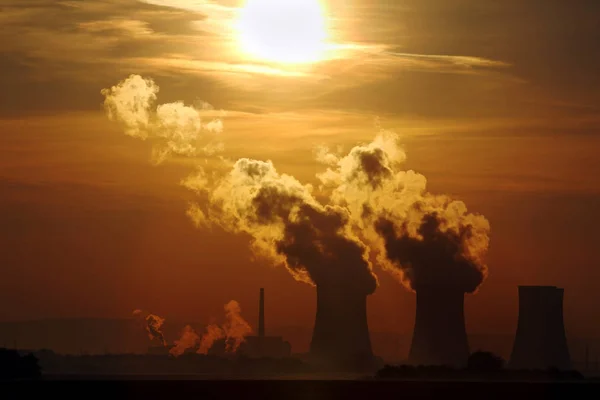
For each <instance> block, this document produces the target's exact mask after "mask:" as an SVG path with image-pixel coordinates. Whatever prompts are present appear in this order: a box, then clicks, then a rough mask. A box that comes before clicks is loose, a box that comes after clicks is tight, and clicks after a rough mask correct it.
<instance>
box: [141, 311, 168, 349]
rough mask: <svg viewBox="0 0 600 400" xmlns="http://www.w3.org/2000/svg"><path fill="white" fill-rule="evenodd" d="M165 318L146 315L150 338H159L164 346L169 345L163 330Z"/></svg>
mask: <svg viewBox="0 0 600 400" xmlns="http://www.w3.org/2000/svg"><path fill="white" fill-rule="evenodd" d="M164 323H165V319H164V318H161V317H159V316H158V315H154V314H148V315H147V316H146V331H147V332H148V338H150V340H155V339H156V340H159V341H160V342H161V343H162V345H163V346H166V345H167V341H166V340H165V337H164V336H163V333H162V331H161V329H162V326H163V324H164Z"/></svg>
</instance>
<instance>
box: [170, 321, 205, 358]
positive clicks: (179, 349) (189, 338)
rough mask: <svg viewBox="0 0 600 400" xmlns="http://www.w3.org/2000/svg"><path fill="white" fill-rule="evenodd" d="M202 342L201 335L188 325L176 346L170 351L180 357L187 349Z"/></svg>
mask: <svg viewBox="0 0 600 400" xmlns="http://www.w3.org/2000/svg"><path fill="white" fill-rule="evenodd" d="M199 343H200V336H198V334H197V333H196V331H195V330H194V328H192V327H191V326H189V325H186V326H185V327H184V328H183V331H182V332H181V337H180V338H179V340H176V341H175V346H173V347H172V348H171V350H169V353H170V354H171V355H173V356H175V357H179V356H180V355H182V354H183V353H185V351H186V350H187V349H192V348H195V347H197V346H198V344H199Z"/></svg>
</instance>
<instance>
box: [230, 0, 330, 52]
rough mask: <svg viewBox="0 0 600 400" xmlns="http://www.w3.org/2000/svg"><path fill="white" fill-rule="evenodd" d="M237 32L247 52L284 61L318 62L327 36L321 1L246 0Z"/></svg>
mask: <svg viewBox="0 0 600 400" xmlns="http://www.w3.org/2000/svg"><path fill="white" fill-rule="evenodd" d="M238 33H239V36H240V43H241V47H242V50H243V51H244V52H246V53H248V54H249V55H251V56H254V57H257V58H259V59H261V60H265V61H272V62H281V63H310V62H315V61H319V60H320V59H321V58H322V56H323V52H324V50H325V39H326V38H327V32H326V27H325V15H324V11H323V8H322V6H321V4H320V2H319V0H247V1H246V3H245V5H244V6H243V7H242V9H241V12H240V16H239V20H238Z"/></svg>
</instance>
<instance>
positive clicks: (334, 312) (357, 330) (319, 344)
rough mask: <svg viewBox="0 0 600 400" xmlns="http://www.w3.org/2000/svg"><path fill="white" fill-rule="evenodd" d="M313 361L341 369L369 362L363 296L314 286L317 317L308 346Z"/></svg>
mask: <svg viewBox="0 0 600 400" xmlns="http://www.w3.org/2000/svg"><path fill="white" fill-rule="evenodd" d="M310 353H311V356H312V358H313V359H315V360H317V361H319V362H322V363H326V364H330V365H334V366H336V367H342V368H346V367H348V368H355V367H359V366H360V367H362V366H367V364H369V363H371V362H372V360H373V352H372V350H371V339H370V337H369V328H368V326H367V295H366V294H365V293H364V292H357V291H352V290H347V289H343V288H340V287H336V286H333V285H332V286H327V287H324V286H317V314H316V318H315V327H314V331H313V337H312V341H311V344H310Z"/></svg>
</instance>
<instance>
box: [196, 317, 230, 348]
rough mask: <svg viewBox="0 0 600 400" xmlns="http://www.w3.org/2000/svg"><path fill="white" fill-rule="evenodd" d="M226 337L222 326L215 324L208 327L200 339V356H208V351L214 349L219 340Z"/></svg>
mask: <svg viewBox="0 0 600 400" xmlns="http://www.w3.org/2000/svg"><path fill="white" fill-rule="evenodd" d="M224 337H225V333H224V332H223V329H221V327H220V326H218V325H214V324H211V325H208V326H207V327H206V332H205V333H204V335H202V338H201V339H200V347H199V348H198V354H208V351H209V350H210V349H211V348H212V347H213V344H215V342H216V341H217V340H220V339H223V338H224Z"/></svg>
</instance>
